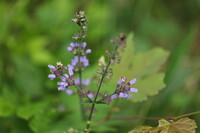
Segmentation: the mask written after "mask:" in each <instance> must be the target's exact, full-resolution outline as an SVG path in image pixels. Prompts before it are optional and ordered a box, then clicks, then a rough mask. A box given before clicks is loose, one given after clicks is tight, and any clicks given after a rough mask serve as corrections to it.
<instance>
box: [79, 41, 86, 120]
mask: <svg viewBox="0 0 200 133" xmlns="http://www.w3.org/2000/svg"><path fill="white" fill-rule="evenodd" d="M80 42H81V43H80V45H79V53H78V66H79V69H78V73H79V81H80V84H79V87H80V89H81V90H82V69H81V61H80V56H81V53H80V51H81V44H82V39H81V41H80ZM78 94H79V95H80V91H79V90H78ZM79 95H78V96H79ZM79 102H80V110H81V114H82V119H83V121H85V120H86V115H85V109H84V105H83V100H82V98H81V97H80V96H79Z"/></svg>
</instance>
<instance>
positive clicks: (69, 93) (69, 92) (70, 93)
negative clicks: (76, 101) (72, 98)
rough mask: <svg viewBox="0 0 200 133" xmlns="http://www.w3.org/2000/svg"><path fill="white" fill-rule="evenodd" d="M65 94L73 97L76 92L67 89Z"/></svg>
mask: <svg viewBox="0 0 200 133" xmlns="http://www.w3.org/2000/svg"><path fill="white" fill-rule="evenodd" d="M65 92H66V93H67V95H72V94H73V93H74V91H73V90H70V89H67V90H66V91H65Z"/></svg>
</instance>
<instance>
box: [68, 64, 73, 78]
mask: <svg viewBox="0 0 200 133" xmlns="http://www.w3.org/2000/svg"><path fill="white" fill-rule="evenodd" d="M72 70H73V68H72V66H71V65H68V71H69V75H70V76H72V75H74V73H73V71H72Z"/></svg>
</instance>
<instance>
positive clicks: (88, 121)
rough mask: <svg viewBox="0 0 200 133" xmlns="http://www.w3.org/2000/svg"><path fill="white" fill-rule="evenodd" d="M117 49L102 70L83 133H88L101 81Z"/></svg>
mask: <svg viewBox="0 0 200 133" xmlns="http://www.w3.org/2000/svg"><path fill="white" fill-rule="evenodd" d="M117 49H118V46H116V47H115V50H114V52H113V54H112V55H111V57H110V59H109V62H108V64H107V66H106V68H105V70H104V72H103V74H102V76H101V80H100V82H99V85H98V88H97V92H96V95H95V98H94V101H93V103H92V107H91V110H90V115H89V117H88V120H87V125H86V128H85V132H86V133H89V132H90V124H91V119H92V115H93V112H94V107H95V105H96V101H97V97H98V95H99V91H100V89H101V85H102V83H103V80H104V78H105V76H106V72H107V70H108V68H109V66H110V64H111V60H112V57H113V56H114V55H115V53H116V51H117Z"/></svg>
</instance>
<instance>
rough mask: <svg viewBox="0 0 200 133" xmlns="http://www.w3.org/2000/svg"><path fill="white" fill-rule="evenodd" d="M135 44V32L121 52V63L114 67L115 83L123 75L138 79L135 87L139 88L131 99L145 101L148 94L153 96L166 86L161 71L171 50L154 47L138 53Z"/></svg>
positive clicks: (129, 78)
mask: <svg viewBox="0 0 200 133" xmlns="http://www.w3.org/2000/svg"><path fill="white" fill-rule="evenodd" d="M135 51H136V50H135V49H134V45H133V34H130V35H129V36H128V38H127V47H126V49H125V51H124V52H121V53H120V55H121V63H120V64H119V65H115V66H114V67H113V71H114V77H113V79H114V81H115V83H116V82H117V80H118V79H119V77H121V76H125V77H127V78H128V80H131V79H133V78H136V79H137V83H136V84H135V86H134V87H135V88H137V89H138V90H139V92H138V93H137V94H134V95H133V97H132V98H129V100H131V101H134V102H140V101H144V100H146V99H147V98H148V96H153V95H155V94H157V93H158V92H159V90H161V89H162V88H164V87H165V83H164V81H163V80H164V76H165V75H164V73H161V72H159V70H160V69H161V66H162V65H163V64H164V63H165V62H166V60H167V58H168V56H169V52H167V51H166V50H164V49H162V48H154V49H152V50H149V51H147V52H142V53H136V52H135Z"/></svg>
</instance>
